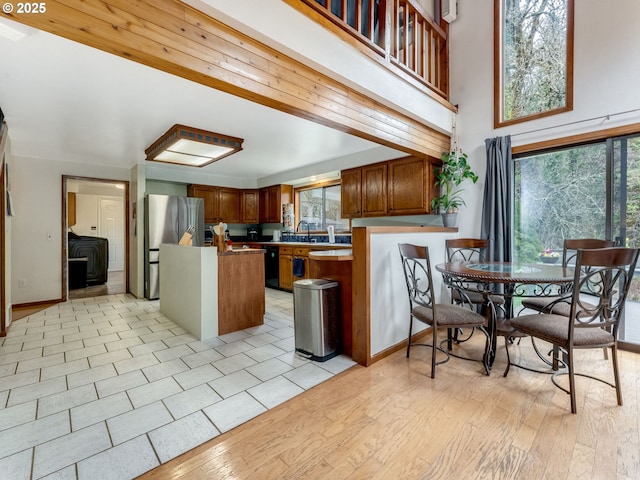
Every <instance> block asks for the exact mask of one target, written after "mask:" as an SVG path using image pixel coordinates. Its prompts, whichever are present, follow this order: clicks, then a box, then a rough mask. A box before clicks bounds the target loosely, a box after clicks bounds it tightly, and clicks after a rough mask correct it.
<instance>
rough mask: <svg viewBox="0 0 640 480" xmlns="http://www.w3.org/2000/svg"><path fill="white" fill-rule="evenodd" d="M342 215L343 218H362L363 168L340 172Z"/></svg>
mask: <svg viewBox="0 0 640 480" xmlns="http://www.w3.org/2000/svg"><path fill="white" fill-rule="evenodd" d="M340 215H341V216H342V218H356V217H361V216H362V168H351V169H349V170H342V172H340Z"/></svg>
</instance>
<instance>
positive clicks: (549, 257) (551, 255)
mask: <svg viewBox="0 0 640 480" xmlns="http://www.w3.org/2000/svg"><path fill="white" fill-rule="evenodd" d="M558 260H560V253H558V252H556V251H554V250H551V249H550V248H547V249H545V250H544V251H543V252H542V253H541V254H540V261H541V262H542V263H556V262H557V261H558Z"/></svg>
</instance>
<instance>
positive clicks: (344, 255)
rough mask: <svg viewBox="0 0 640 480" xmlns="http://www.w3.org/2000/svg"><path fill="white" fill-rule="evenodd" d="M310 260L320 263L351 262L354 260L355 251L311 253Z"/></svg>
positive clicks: (339, 250)
mask: <svg viewBox="0 0 640 480" xmlns="http://www.w3.org/2000/svg"><path fill="white" fill-rule="evenodd" d="M309 260H319V261H332V262H335V261H338V262H343V261H351V260H353V251H352V250H351V249H344V250H341V249H337V250H322V251H319V252H309Z"/></svg>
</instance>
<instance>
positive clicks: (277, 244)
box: [239, 241, 351, 249]
mask: <svg viewBox="0 0 640 480" xmlns="http://www.w3.org/2000/svg"><path fill="white" fill-rule="evenodd" d="M239 243H244V244H251V245H261V246H269V245H272V246H274V247H289V246H291V247H309V248H313V247H323V248H326V247H332V248H335V249H343V248H349V249H350V248H351V244H350V243H329V242H248V241H247V242H239Z"/></svg>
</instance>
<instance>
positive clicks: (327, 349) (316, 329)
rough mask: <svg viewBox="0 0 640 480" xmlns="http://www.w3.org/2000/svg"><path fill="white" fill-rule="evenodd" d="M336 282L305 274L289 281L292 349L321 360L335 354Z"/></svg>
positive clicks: (337, 324) (337, 336)
mask: <svg viewBox="0 0 640 480" xmlns="http://www.w3.org/2000/svg"><path fill="white" fill-rule="evenodd" d="M338 289H339V285H338V282H334V281H332V280H325V279H320V278H307V279H304V280H297V281H295V282H293V326H294V330H295V346H296V352H298V353H300V354H301V355H302V356H304V357H306V358H310V359H311V360H316V361H319V362H324V361H326V360H329V359H330V358H332V357H335V356H336V355H338V353H340V352H339V346H340V295H339V290H338Z"/></svg>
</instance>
